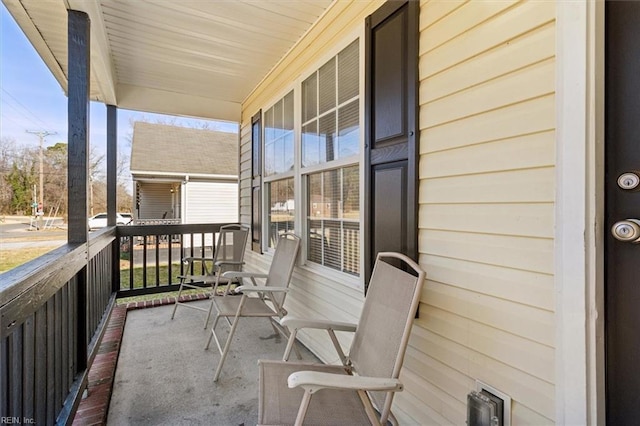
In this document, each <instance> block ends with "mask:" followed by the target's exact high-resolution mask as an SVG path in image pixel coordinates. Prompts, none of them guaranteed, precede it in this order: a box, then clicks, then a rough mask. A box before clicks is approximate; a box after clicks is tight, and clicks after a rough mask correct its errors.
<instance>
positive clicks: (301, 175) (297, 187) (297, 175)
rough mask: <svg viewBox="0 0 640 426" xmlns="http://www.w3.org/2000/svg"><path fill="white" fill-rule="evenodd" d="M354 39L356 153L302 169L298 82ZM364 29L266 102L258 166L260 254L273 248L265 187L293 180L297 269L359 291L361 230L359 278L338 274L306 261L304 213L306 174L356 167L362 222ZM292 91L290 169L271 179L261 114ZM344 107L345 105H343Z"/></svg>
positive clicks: (335, 47) (361, 234) (362, 27)
mask: <svg viewBox="0 0 640 426" xmlns="http://www.w3.org/2000/svg"><path fill="white" fill-rule="evenodd" d="M356 39H357V40H358V57H359V70H358V73H359V76H360V78H359V95H358V96H359V98H358V102H359V123H360V135H359V147H358V148H359V150H358V154H355V155H352V156H349V157H344V158H339V159H337V160H333V161H330V162H327V163H324V164H317V165H313V166H309V167H304V168H303V167H302V137H301V135H302V82H303V81H305V80H306V79H307V78H308V77H309V76H311V75H312V74H313V73H315V72H317V71H318V69H319V68H320V67H322V66H323V65H324V64H325V63H327V61H329V60H331V59H332V58H334V57H336V56H337V55H338V53H340V52H341V51H342V50H343V49H344V48H346V47H347V46H349V45H350V44H351V43H353V42H354V41H355V40H356ZM364 40H365V28H364V26H361V27H360V28H357V29H356V30H354V31H352V32H350V33H348V34H346V35H345V36H344V37H343V38H342V39H341V40H340V41H339V42H337V43H335V44H334V45H333V47H332V48H331V49H330V50H328V51H327V52H326V53H325V54H323V55H321V56H319V57H318V59H317V60H316V61H314V62H313V63H312V64H311V65H309V66H308V67H307V68H305V71H304V72H303V73H302V74H300V76H299V77H298V78H297V79H296V80H295V81H294V83H293V84H292V85H288V86H287V87H286V88H284V89H282V90H280V91H278V93H277V95H275V96H273V97H272V98H271V101H270V103H267V104H266V106H265V107H264V108H262V123H263V124H262V153H263V155H262V162H261V165H260V167H261V168H262V176H263V179H262V205H263V209H262V235H263V238H262V241H261V244H262V249H263V252H264V253H267V254H272V253H273V249H272V248H270V247H269V241H268V240H269V229H268V228H269V213H270V211H271V206H270V205H269V204H268V201H269V194H268V190H267V185H269V183H270V182H273V181H277V180H281V179H286V178H291V177H293V179H294V183H293V184H294V202H295V215H294V230H295V233H296V234H297V235H299V236H301V237H302V241H301V242H302V245H301V250H300V251H301V255H300V259H301V264H300V267H301V268H303V269H305V270H308V271H309V272H312V273H317V274H321V275H322V276H325V277H327V278H329V279H332V280H334V281H336V282H338V283H341V284H343V285H346V286H348V287H352V288H356V289H363V288H364V278H363V275H362V271H363V270H364V259H363V256H362V253H363V251H362V248H363V247H364V227H362V226H361V228H360V239H359V244H360V260H359V261H360V276H354V275H351V274H349V273H346V272H342V271H338V270H336V269H334V268H331V267H328V266H323V265H321V264H318V263H315V262H311V261H309V260H308V259H307V247H308V242H307V238H306V235H307V232H308V224H307V218H308V211H307V205H306V201H307V187H306V184H307V175H309V174H313V173H317V172H319V171H324V170H331V169H338V168H343V167H347V166H352V165H357V166H358V167H359V188H360V194H359V203H360V216H359V221H360V224H363V223H364V216H365V215H364V209H363V207H364V191H363V190H362V189H363V188H364V164H365V157H364V151H365V150H364V108H365V105H364V94H365V93H364V91H365V84H364V66H365V57H364V53H365V46H364ZM291 90H293V110H294V166H293V170H290V171H287V172H285V173H281V174H274V175H272V176H268V177H266V176H265V155H266V149H265V131H266V120H265V113H266V111H268V110H269V109H270V108H272V107H273V106H274V105H275V104H276V103H277V102H279V101H280V100H281V99H282V98H284V97H285V96H286V95H287V94H289V92H291ZM345 104H346V103H345Z"/></svg>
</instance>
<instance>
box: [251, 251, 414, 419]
mask: <svg viewBox="0 0 640 426" xmlns="http://www.w3.org/2000/svg"><path fill="white" fill-rule="evenodd" d="M387 261H391V263H393V264H394V265H398V264H399V263H402V264H404V265H405V267H404V269H405V270H403V269H399V268H398V267H396V266H393V265H392V264H390V263H387ZM400 261H401V262H400ZM424 278H425V272H424V271H423V270H422V269H421V268H420V267H419V266H418V265H417V264H416V263H415V262H413V261H412V260H411V259H409V258H408V257H406V256H404V255H402V254H399V253H379V254H378V256H377V258H376V264H375V266H374V270H373V274H372V276H371V280H370V284H369V289H368V292H367V296H366V298H365V302H364V305H363V309H362V315H361V316H360V320H359V322H358V324H357V325H356V324H348V323H343V322H331V321H313V320H302V319H295V318H291V317H286V318H284V319H283V320H282V321H281V322H282V325H283V326H285V327H288V329H289V330H290V337H289V342H288V344H287V349H286V350H285V354H284V357H283V360H282V361H266V360H260V361H258V364H259V368H260V377H259V381H260V384H259V401H258V403H259V413H258V424H260V425H290V424H295V425H302V424H322V425H359V424H367V425H369V424H373V425H384V424H387V421H391V422H392V423H393V424H397V421H396V419H395V417H394V416H393V414H392V413H391V403H392V402H393V396H394V394H395V392H398V391H402V389H403V386H402V383H401V382H400V381H399V380H398V376H399V374H400V368H401V367H402V362H403V359H404V354H405V350H406V347H407V342H408V340H409V334H410V332H411V325H412V323H413V320H414V317H415V314H416V310H417V308H418V303H419V299H420V293H421V289H422V285H423V282H424ZM303 328H315V329H324V330H327V332H328V333H329V337H330V338H331V340H332V342H333V344H334V346H335V348H336V350H337V352H338V356H339V357H340V359H341V360H342V363H343V365H324V364H303V363H293V362H287V359H288V358H289V354H290V351H291V347H292V345H293V342H294V340H295V338H296V334H297V333H298V330H300V329H303ZM335 331H349V332H354V333H355V334H354V336H353V341H352V344H351V349H350V351H349V353H348V355H345V354H344V352H343V350H342V349H341V347H340V344H339V343H338V340H337V338H336V335H335Z"/></svg>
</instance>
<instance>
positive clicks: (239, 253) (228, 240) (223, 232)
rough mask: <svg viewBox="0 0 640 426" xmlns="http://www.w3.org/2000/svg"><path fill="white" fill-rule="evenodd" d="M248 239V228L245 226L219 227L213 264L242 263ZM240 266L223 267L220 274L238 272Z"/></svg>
mask: <svg viewBox="0 0 640 426" xmlns="http://www.w3.org/2000/svg"><path fill="white" fill-rule="evenodd" d="M248 238H249V227H248V226H246V225H237V224H232V225H224V226H221V227H220V232H219V233H218V241H217V243H216V251H215V252H214V254H213V261H214V262H221V261H233V262H242V261H243V260H244V253H245V248H246V246H247V239H248ZM239 269H241V266H240V265H238V266H227V267H224V265H223V268H222V270H221V271H219V273H220V274H222V273H224V272H227V271H230V270H239Z"/></svg>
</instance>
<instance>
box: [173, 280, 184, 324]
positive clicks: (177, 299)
mask: <svg viewBox="0 0 640 426" xmlns="http://www.w3.org/2000/svg"><path fill="white" fill-rule="evenodd" d="M182 284H184V278H183V279H181V280H180V288H179V289H178V295H177V296H176V303H174V304H173V312H171V319H173V318H174V317H175V316H176V309H178V301H179V300H180V296H181V295H182Z"/></svg>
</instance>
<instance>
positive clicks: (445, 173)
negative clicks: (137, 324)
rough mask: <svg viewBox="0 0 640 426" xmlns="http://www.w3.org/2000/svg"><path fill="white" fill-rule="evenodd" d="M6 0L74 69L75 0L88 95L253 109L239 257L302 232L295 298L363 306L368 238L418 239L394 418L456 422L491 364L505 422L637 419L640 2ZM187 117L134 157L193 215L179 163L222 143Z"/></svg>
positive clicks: (49, 56)
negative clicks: (414, 300) (87, 53)
mask: <svg viewBox="0 0 640 426" xmlns="http://www.w3.org/2000/svg"><path fill="white" fill-rule="evenodd" d="M3 2H4V3H5V4H7V7H8V9H9V10H10V11H11V13H12V14H13V16H15V17H16V20H17V21H18V22H19V24H20V25H21V27H22V28H23V30H24V31H25V33H26V34H27V36H28V37H29V38H30V40H31V42H32V43H33V45H34V46H35V47H36V49H38V52H39V53H40V56H41V57H42V58H43V59H44V60H45V62H46V63H47V65H48V66H49V67H50V69H51V70H52V73H53V74H54V76H56V78H58V80H59V81H60V82H61V84H62V85H63V87H65V84H66V75H68V73H67V69H66V68H65V67H66V65H65V64H66V58H67V56H66V54H67V51H66V44H65V41H66V40H67V38H66V34H65V31H67V28H66V27H65V25H64V22H66V18H67V15H66V14H67V8H72V9H82V10H83V11H86V13H87V15H88V16H87V18H90V19H87V20H86V21H81V22H83V23H84V22H88V21H89V20H90V23H91V31H92V32H91V41H92V43H94V42H95V47H94V46H93V45H92V51H91V58H92V62H93V63H94V64H95V68H92V69H91V70H92V74H91V76H90V77H91V79H92V82H91V85H90V86H91V89H92V92H91V93H90V94H89V96H88V97H91V99H99V100H100V101H102V102H105V103H108V104H109V105H114V106H117V107H121V108H131V109H137V110H148V111H153V112H162V113H174V114H183V115H191V116H201V117H207V118H212V119H220V120H235V121H237V122H239V123H240V138H239V139H240V142H239V149H237V150H236V151H234V152H233V153H231V152H230V153H229V157H228V158H226V159H225V161H229V162H231V163H233V164H234V167H235V164H237V163H238V162H239V170H237V171H236V170H235V169H234V171H233V172H225V173H222V174H224V175H233V176H236V175H237V176H239V177H240V192H239V210H238V212H239V217H236V218H234V220H237V219H239V220H240V221H241V222H242V223H246V224H251V225H252V238H251V239H252V241H251V248H252V251H251V252H249V253H248V254H247V256H246V257H245V261H246V268H247V269H249V270H254V269H260V270H266V269H267V268H268V266H269V264H270V261H271V259H272V253H273V242H274V238H273V237H274V236H275V235H276V234H278V233H280V232H284V231H294V232H296V233H298V234H299V235H300V236H302V237H303V249H302V255H301V257H300V259H299V262H298V265H297V267H296V270H295V273H294V278H293V281H292V285H291V287H292V288H291V292H290V296H289V297H288V299H287V304H288V305H287V310H288V311H289V312H290V313H291V314H292V315H304V316H308V315H311V316H314V317H320V318H323V317H324V318H330V319H333V320H342V321H354V320H357V319H358V317H359V312H360V310H361V307H362V302H363V299H364V292H365V283H366V278H367V276H368V275H369V273H370V271H371V265H372V261H373V258H374V256H375V253H376V252H377V251H379V250H398V251H402V252H405V253H408V254H409V255H411V256H413V257H414V258H416V259H417V260H418V261H419V263H420V265H421V266H422V267H423V268H424V269H425V270H426V273H427V282H426V285H425V289H424V292H423V295H422V299H421V304H420V307H419V318H417V319H416V322H415V326H414V328H413V332H412V335H411V339H410V342H409V347H408V350H407V354H406V358H405V363H404V366H403V370H402V372H401V374H400V378H401V379H402V381H403V383H404V391H403V392H401V393H399V394H398V396H397V397H396V399H395V400H394V407H393V409H394V412H395V413H396V415H397V416H398V417H399V420H400V422H401V424H410V425H413V424H420V425H438V424H441V425H463V424H465V420H466V413H467V395H468V393H469V392H470V391H471V390H473V389H475V387H476V381H477V380H480V381H482V382H484V383H486V384H488V385H490V386H492V387H494V388H496V389H498V390H500V391H502V392H504V393H505V394H507V395H509V396H510V397H511V398H512V404H511V421H512V424H514V425H547V424H554V423H555V424H559V425H586V424H593V425H595V424H604V423H605V422H608V423H609V424H612V425H619V424H635V423H637V419H638V418H640V404H639V403H638V395H640V374H638V360H639V359H640V333H639V332H638V330H640V309H638V306H637V305H638V301H640V285H638V265H640V245H639V244H635V245H634V244H632V242H633V241H636V242H638V241H640V240H637V239H636V238H637V237H638V234H639V233H640V228H639V226H638V225H637V223H636V222H634V221H628V222H626V223H618V221H621V220H623V219H634V218H635V219H638V218H639V215H640V198H639V197H640V192H637V191H636V189H637V188H638V187H640V186H639V182H638V181H639V179H638V170H640V151H639V150H638V143H639V142H638V141H639V140H640V139H639V137H640V136H639V135H640V119H638V114H639V111H640V94H639V93H638V90H639V89H638V88H639V87H640V72H638V67H639V65H638V64H640V49H638V40H640V30H639V29H640V2H637V1H627V2H624V1H611V2H609V1H607V2H600V1H511V0H509V1H483V0H471V1H458V0H451V1H440V0H422V1H419V2H418V1H410V2H402V1H400V2H394V1H388V2H385V1H382V0H376V1H346V0H336V1H321V0H318V1H314V2H291V1H275V0H274V1H269V2H260V3H259V4H258V3H257V2H232V1H229V2H225V1H223V2H202V1H186V0H185V1H182V2H136V1H117V2H115V1H111V0H103V1H100V2H82V1H79V0H67V1H62V0H49V1H47V2H36V1H31V2H29V1H21V0H3ZM254 7H255V8H256V9H253V8H254ZM74 13H75V12H74ZM77 15H80V13H77ZM69 16H71V15H69ZM74 16H76V15H74ZM83 16H84V15H83ZM76 17H77V16H76ZM77 19H78V20H80V18H77ZM169 20H170V21H171V26H170V31H167V32H165V30H164V28H166V24H167V22H168V21H169ZM82 28H84V27H82ZM72 30H73V29H72ZM229 34H230V35H231V36H232V37H233V39H231V38H225V37H227V36H228V35H229ZM218 40H225V45H224V46H222V47H221V44H222V43H221V44H218V43H217V41H218ZM83 47H84V46H83ZM95 59H97V60H95ZM115 70H117V72H116V71H115ZM70 80H71V79H70ZM95 80H97V83H96V81H95ZM83 87H84V86H83ZM186 139H187V138H184V139H183V138H179V139H176V140H174V141H173V142H172V143H169V144H167V145H165V146H162V147H160V146H159V145H157V142H156V141H147V142H146V143H148V144H149V145H147V153H149V152H152V153H153V155H147V156H146V157H145V158H139V159H138V158H136V159H134V158H132V169H133V170H132V172H133V173H134V175H135V178H136V180H137V181H138V182H140V184H141V187H143V186H144V185H146V184H152V183H157V184H159V183H160V182H163V185H166V186H165V187H164V188H165V189H164V190H162V191H163V192H164V193H166V194H165V195H166V197H169V195H168V194H170V189H171V184H173V185H174V186H173V188H174V190H176V189H177V190H180V191H181V192H180V194H181V196H180V203H181V204H180V208H179V209H178V208H177V207H176V202H177V201H175V200H174V201H173V202H167V204H165V205H164V206H163V207H162V208H160V209H158V210H157V211H156V212H154V213H153V215H155V216H157V215H159V214H163V213H164V211H168V212H171V211H172V214H174V215H176V214H177V211H178V210H180V211H183V212H184V213H181V214H182V217H183V218H184V219H187V220H189V219H188V217H187V218H185V217H184V216H185V215H186V216H188V214H189V213H188V211H187V210H188V208H186V207H185V203H187V202H189V203H191V202H192V201H191V199H190V198H189V195H188V192H189V190H188V189H187V188H188V186H189V185H191V182H195V175H194V170H193V168H192V166H188V167H185V168H184V169H179V170H178V169H176V168H175V166H176V164H181V163H182V162H185V161H188V160H191V159H194V158H197V159H206V160H207V161H208V162H211V163H213V162H215V161H217V160H218V159H221V158H224V156H223V155H221V154H220V153H219V152H215V151H213V150H211V149H204V150H201V151H199V152H198V151H197V150H190V149H187V148H185V146H186V143H187V140H186ZM134 143H137V142H135V141H134ZM150 150H152V151H150ZM161 155H162V156H166V157H164V160H159V158H151V157H154V156H158V157H159V156H161ZM139 160H144V161H147V160H153V161H154V162H156V161H157V163H154V165H150V164H145V165H144V168H143V169H140V168H139V167H142V166H141V165H140V163H138V161H139ZM134 161H135V164H134ZM142 172H144V173H146V174H144V173H142ZM627 172H628V173H627ZM215 173H220V172H219V171H217V172H214V171H207V172H206V173H205V174H215ZM187 175H188V176H189V179H188V180H187V179H186V176H187ZM625 188H626V189H625ZM185 189H186V191H185ZM185 192H186V193H185ZM195 198H196V199H197V200H198V201H199V203H200V205H205V206H212V208H213V206H215V205H218V204H219V202H218V200H209V199H207V197H203V196H198V197H195ZM167 199H169V198H167ZM290 200H293V205H291V202H290ZM319 202H321V203H323V204H325V209H323V210H319V209H318V203H319ZM310 204H311V205H310ZM318 212H319V213H318ZM635 219H634V220H635ZM616 224H617V225H616ZM612 228H613V230H614V231H616V232H617V234H618V238H623V239H624V238H627V239H628V240H629V241H628V242H621V241H617V240H616V239H614V237H613V236H612V232H611V231H612ZM634 233H635V237H633V235H634ZM392 296H393V295H389V297H392ZM299 336H300V338H301V340H302V341H303V343H305V344H306V345H307V346H308V347H309V348H310V349H311V350H312V351H313V352H314V353H315V354H317V355H318V356H319V357H320V358H321V359H322V360H324V361H334V360H336V359H337V357H336V356H335V353H334V352H333V347H332V344H331V341H330V340H329V339H327V338H326V335H323V334H320V333H317V334H316V333H311V332H309V333H303V334H300V335H299ZM340 339H342V340H343V341H345V342H346V341H347V340H348V337H346V336H340ZM194 350H197V348H194Z"/></svg>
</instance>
